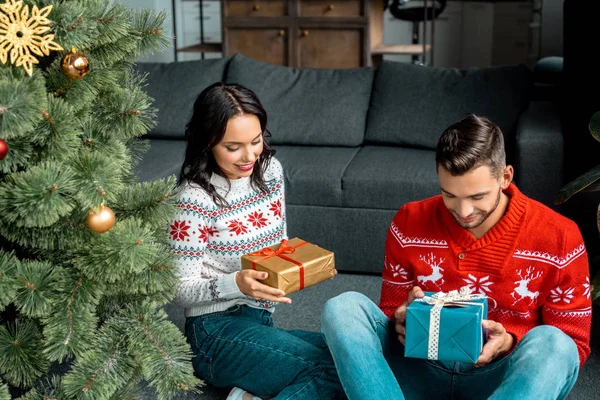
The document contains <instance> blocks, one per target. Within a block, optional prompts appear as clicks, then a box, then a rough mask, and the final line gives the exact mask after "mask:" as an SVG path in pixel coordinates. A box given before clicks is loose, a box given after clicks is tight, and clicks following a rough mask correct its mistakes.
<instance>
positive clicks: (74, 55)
mask: <svg viewBox="0 0 600 400" xmlns="http://www.w3.org/2000/svg"><path fill="white" fill-rule="evenodd" d="M60 65H61V68H62V72H63V74H65V75H66V76H67V77H68V78H70V79H73V80H77V79H81V78H83V77H84V76H85V75H86V74H87V73H88V70H89V63H88V59H87V57H86V56H84V55H83V54H81V53H78V52H77V51H76V50H75V48H72V49H71V52H70V53H67V54H65V56H64V57H63V59H62V63H61V64H60Z"/></svg>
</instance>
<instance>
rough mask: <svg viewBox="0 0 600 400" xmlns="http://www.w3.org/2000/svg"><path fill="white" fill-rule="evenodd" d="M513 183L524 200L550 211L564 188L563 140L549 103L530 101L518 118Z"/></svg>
mask: <svg viewBox="0 0 600 400" xmlns="http://www.w3.org/2000/svg"><path fill="white" fill-rule="evenodd" d="M515 151H516V157H515V182H516V184H517V186H518V187H519V189H520V190H521V191H522V192H523V193H525V194H526V195H527V196H529V197H531V198H533V199H535V200H538V201H540V202H542V203H544V204H546V205H547V206H550V207H551V208H553V209H557V206H556V205H554V204H553V201H554V198H555V197H556V193H557V192H558V190H559V189H560V188H561V186H562V185H563V183H564V182H563V174H564V140H563V135H562V129H561V123H560V117H559V114H558V110H557V109H556V106H555V105H554V104H553V103H552V102H546V101H544V102H542V101H533V102H531V103H530V104H529V107H528V108H527V110H525V112H523V113H522V114H521V116H520V117H519V125H518V127H517V138H516V149H515Z"/></svg>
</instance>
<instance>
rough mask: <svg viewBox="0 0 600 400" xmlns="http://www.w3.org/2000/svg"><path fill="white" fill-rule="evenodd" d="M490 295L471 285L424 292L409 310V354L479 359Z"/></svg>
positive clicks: (407, 342) (461, 359)
mask: <svg viewBox="0 0 600 400" xmlns="http://www.w3.org/2000/svg"><path fill="white" fill-rule="evenodd" d="M487 308H488V307H487V297H486V296H485V295H480V294H471V293H470V290H469V288H468V287H466V286H465V287H463V288H461V290H460V292H458V291H456V290H454V291H451V292H449V293H443V292H439V293H435V292H425V297H423V298H421V299H416V300H415V301H413V302H412V303H411V304H410V305H409V306H408V308H407V310H406V341H405V345H404V355H405V356H406V357H415V358H425V359H429V360H445V361H461V362H469V363H476V362H477V359H478V358H479V354H480V353H481V349H482V347H483V344H484V341H485V330H484V329H483V327H482V326H481V322H482V320H484V319H487Z"/></svg>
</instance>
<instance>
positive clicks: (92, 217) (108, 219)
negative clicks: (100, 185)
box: [85, 204, 116, 233]
mask: <svg viewBox="0 0 600 400" xmlns="http://www.w3.org/2000/svg"><path fill="white" fill-rule="evenodd" d="M85 222H86V225H87V226H88V228H90V229H91V230H93V231H94V232H98V233H103V232H106V231H108V230H109V229H110V228H112V227H113V226H115V222H116V218H115V213H114V212H113V210H111V209H110V207H107V206H105V205H104V204H103V205H101V206H100V208H98V209H97V210H95V209H94V210H90V212H89V213H88V216H87V219H86V221H85Z"/></svg>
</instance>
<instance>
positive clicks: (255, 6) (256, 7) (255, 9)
mask: <svg viewBox="0 0 600 400" xmlns="http://www.w3.org/2000/svg"><path fill="white" fill-rule="evenodd" d="M258 10H260V4H255V5H254V6H252V11H258Z"/></svg>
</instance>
